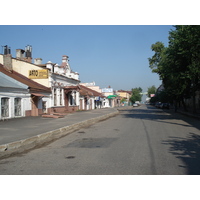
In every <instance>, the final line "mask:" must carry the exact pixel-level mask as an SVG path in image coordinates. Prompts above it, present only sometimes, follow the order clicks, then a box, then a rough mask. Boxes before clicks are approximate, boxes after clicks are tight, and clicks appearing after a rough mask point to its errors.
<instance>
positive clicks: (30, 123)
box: [0, 108, 118, 158]
mask: <svg viewBox="0 0 200 200" xmlns="http://www.w3.org/2000/svg"><path fill="white" fill-rule="evenodd" d="M117 114H118V110H117V108H104V109H96V110H89V111H80V112H75V113H72V114H68V115H66V116H65V117H64V118H58V119H53V118H42V117H24V118H16V119H9V120H7V121H0V158H3V157H6V156H9V155H11V154H15V153H21V152H23V151H26V150H29V149H33V148H35V147H37V146H41V145H42V144H44V143H46V142H50V141H53V140H55V139H57V138H60V137H63V136H65V135H67V134H69V133H71V132H73V131H75V130H78V129H80V128H82V127H85V126H90V125H92V124H94V123H96V122H98V121H101V120H105V119H107V118H109V117H112V116H115V115H117Z"/></svg>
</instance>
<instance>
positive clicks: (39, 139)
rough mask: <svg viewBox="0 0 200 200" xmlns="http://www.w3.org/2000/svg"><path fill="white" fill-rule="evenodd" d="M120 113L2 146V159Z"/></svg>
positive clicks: (0, 151) (0, 154)
mask: <svg viewBox="0 0 200 200" xmlns="http://www.w3.org/2000/svg"><path fill="white" fill-rule="evenodd" d="M118 113H119V111H118V110H117V111H115V112H113V113H109V114H106V115H103V116H100V117H96V118H92V119H89V120H85V121H82V122H78V123H75V124H72V125H69V126H65V127H62V128H59V129H56V130H52V131H49V132H46V133H42V134H39V135H36V136H33V137H30V138H27V139H24V140H19V141H16V142H11V143H8V144H3V145H0V159H2V158H6V157H9V156H12V155H16V154H19V153H23V152H25V151H28V150H31V149H34V148H37V147H40V146H42V145H44V144H45V143H49V142H52V141H54V140H56V139H58V138H61V137H63V136H66V135H68V134H69V133H72V132H74V131H76V130H79V129H80V128H84V127H87V126H91V125H93V124H95V123H97V122H100V121H102V120H106V119H108V118H110V117H114V116H116V115H117V114H118Z"/></svg>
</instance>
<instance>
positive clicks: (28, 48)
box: [24, 45, 32, 63]
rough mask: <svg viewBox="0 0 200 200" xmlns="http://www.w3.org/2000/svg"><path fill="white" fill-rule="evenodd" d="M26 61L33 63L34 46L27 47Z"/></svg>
mask: <svg viewBox="0 0 200 200" xmlns="http://www.w3.org/2000/svg"><path fill="white" fill-rule="evenodd" d="M24 60H25V61H27V62H29V63H32V46H31V45H27V46H26V47H25V59H24Z"/></svg>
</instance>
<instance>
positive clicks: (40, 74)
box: [29, 69, 48, 79]
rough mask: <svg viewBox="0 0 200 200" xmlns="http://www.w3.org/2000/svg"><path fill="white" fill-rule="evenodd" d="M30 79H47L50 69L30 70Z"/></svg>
mask: <svg viewBox="0 0 200 200" xmlns="http://www.w3.org/2000/svg"><path fill="white" fill-rule="evenodd" d="M29 78H30V79H47V78H48V69H41V70H29Z"/></svg>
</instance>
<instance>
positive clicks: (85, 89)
mask: <svg viewBox="0 0 200 200" xmlns="http://www.w3.org/2000/svg"><path fill="white" fill-rule="evenodd" d="M79 86H80V94H81V95H83V96H86V95H88V96H95V97H104V96H103V95H102V93H99V92H97V91H95V90H92V89H90V88H88V87H86V86H84V85H79Z"/></svg>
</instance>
